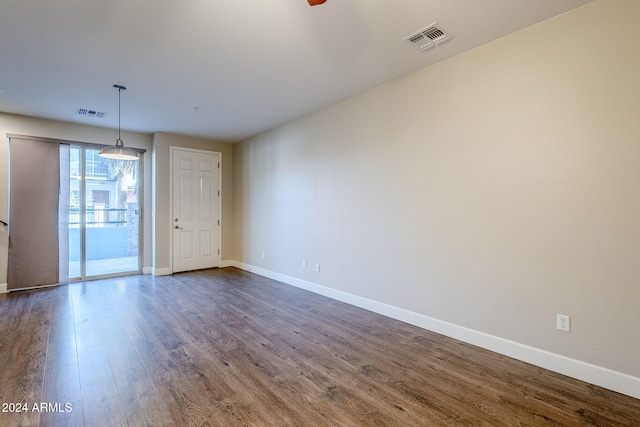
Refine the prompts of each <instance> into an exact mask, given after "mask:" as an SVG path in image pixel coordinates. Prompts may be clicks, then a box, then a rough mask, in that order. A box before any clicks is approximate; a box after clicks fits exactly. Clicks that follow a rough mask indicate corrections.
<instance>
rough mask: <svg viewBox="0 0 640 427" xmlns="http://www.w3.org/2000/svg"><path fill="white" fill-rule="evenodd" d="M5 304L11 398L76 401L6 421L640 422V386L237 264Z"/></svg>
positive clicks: (2, 321)
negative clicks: (439, 329) (532, 358)
mask: <svg viewBox="0 0 640 427" xmlns="http://www.w3.org/2000/svg"><path fill="white" fill-rule="evenodd" d="M0 313H2V314H3V316H2V317H0V332H1V334H0V344H2V347H0V366H3V367H5V369H2V370H0V384H1V385H2V388H1V389H0V398H1V399H3V401H6V399H13V400H18V401H20V400H29V401H38V402H39V401H43V402H45V403H46V402H52V403H55V402H60V403H66V402H70V403H71V404H72V407H73V411H71V412H67V413H65V412H56V411H50V412H43V413H40V414H37V413H30V414H2V413H0V425H2V426H5V425H7V426H13V425H15V426H18V425H33V426H92V427H101V426H111V425H113V426H151V425H153V426H252V427H253V426H274V425H277V426H296V427H298V426H314V427H315V426H349V427H351V426H373V425H375V426H514V425H521V426H547V425H548V426H588V425H592V426H632V427H633V426H640V401H639V400H638V399H633V398H630V397H628V396H624V395H621V394H618V393H614V392H611V391H608V390H605V389H602V388H599V387H596V386H593V385H590V384H586V383H584V382H581V381H577V380H574V379H571V378H568V377H565V376H562V375H560V374H557V373H553V372H549V371H546V370H544V369H541V368H539V367H536V366H532V365H528V364H526V363H522V362H519V361H516V360H513V359H510V358H508V357H505V356H502V355H499V354H496V353H492V352H490V351H487V350H483V349H480V348H477V347H473V346H471V345H468V344H464V343H461V342H459V341H456V340H453V339H450V338H447V337H443V336H440V335H437V334H434V333H432V332H429V331H425V330H423V329H420V328H417V327H414V326H411V325H407V324H405V323H402V322H399V321H396V320H394V319H390V318H386V317H383V316H379V315H377V314H374V313H371V312H368V311H366V310H361V309H358V308H355V307H352V306H349V305H347V304H344V303H340V302H338V301H334V300H330V299H327V298H324V297H321V296H319V295H316V294H312V293H309V292H306V291H303V290H300V289H296V288H292V287H290V286H287V285H284V284H282V283H278V282H275V281H272V280H270V279H266V278H264V277H259V276H255V275H253V274H250V273H248V272H244V271H240V270H237V269H234V268H225V269H214V270H204V271H197V272H190V273H185V274H179V275H175V276H168V277H151V276H131V277H125V278H118V279H107V280H100V281H95V282H87V283H76V284H70V285H68V286H61V287H58V288H52V289H47V290H38V291H26V292H19V293H15V294H9V295H4V296H0ZM27 332H28V333H27Z"/></svg>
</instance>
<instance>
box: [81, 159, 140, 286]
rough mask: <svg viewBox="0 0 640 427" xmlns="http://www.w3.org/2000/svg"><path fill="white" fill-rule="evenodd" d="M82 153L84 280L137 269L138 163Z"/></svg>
mask: <svg viewBox="0 0 640 427" xmlns="http://www.w3.org/2000/svg"><path fill="white" fill-rule="evenodd" d="M98 153H99V150H94V149H90V148H86V149H85V169H86V172H85V221H86V237H85V239H86V245H85V247H86V250H85V257H86V263H85V264H86V276H104V275H108V274H115V273H124V272H129V271H136V270H138V269H139V267H138V241H139V239H138V227H139V217H138V212H139V211H138V191H137V187H138V186H137V179H136V178H137V175H138V174H137V168H138V162H132V161H127V160H110V159H104V158H102V157H99V156H98Z"/></svg>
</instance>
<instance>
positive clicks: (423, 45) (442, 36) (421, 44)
mask: <svg viewBox="0 0 640 427" xmlns="http://www.w3.org/2000/svg"><path fill="white" fill-rule="evenodd" d="M452 38H453V37H451V35H450V34H449V33H447V32H446V31H445V30H444V29H443V28H442V27H440V26H439V25H438V24H436V23H433V24H431V25H429V26H428V27H426V28H423V29H422V30H420V31H418V32H415V33H413V34H411V35H410V36H407V37H405V38H404V39H405V40H407V41H409V42H410V43H411V44H413V45H414V46H415V47H417V48H418V49H420V50H423V51H424V50H427V49H431V48H432V47H435V46H437V45H439V44H440V43H442V42H446V41H447V40H451V39H452Z"/></svg>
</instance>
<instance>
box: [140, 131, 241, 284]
mask: <svg viewBox="0 0 640 427" xmlns="http://www.w3.org/2000/svg"><path fill="white" fill-rule="evenodd" d="M170 147H183V148H193V149H198V150H209V151H217V152H220V153H222V220H221V223H222V230H221V231H222V251H221V252H222V253H221V256H222V258H221V259H222V260H225V259H230V258H229V255H230V254H231V253H232V250H233V238H232V236H231V235H232V230H233V215H232V191H233V144H229V143H225V142H216V141H212V140H208V139H200V138H192V137H187V136H181V135H174V134H168V133H162V132H156V133H154V134H153V163H154V177H153V188H154V191H153V195H154V198H153V201H152V205H153V212H154V213H153V217H154V219H153V223H154V231H153V236H154V240H153V250H154V253H153V255H152V257H153V268H154V269H155V270H154V271H155V272H157V273H162V274H166V273H168V272H170V271H171V246H170V241H171V230H172V228H171V227H172V225H173V223H172V222H171V205H170V200H169V199H170V191H171V182H170V179H169V178H170V176H169V174H170Z"/></svg>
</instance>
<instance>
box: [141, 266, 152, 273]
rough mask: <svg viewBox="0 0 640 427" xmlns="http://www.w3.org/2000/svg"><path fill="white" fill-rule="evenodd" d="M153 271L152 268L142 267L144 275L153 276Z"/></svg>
mask: <svg viewBox="0 0 640 427" xmlns="http://www.w3.org/2000/svg"><path fill="white" fill-rule="evenodd" d="M152 271H153V268H152V267H142V274H151V272H152Z"/></svg>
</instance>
